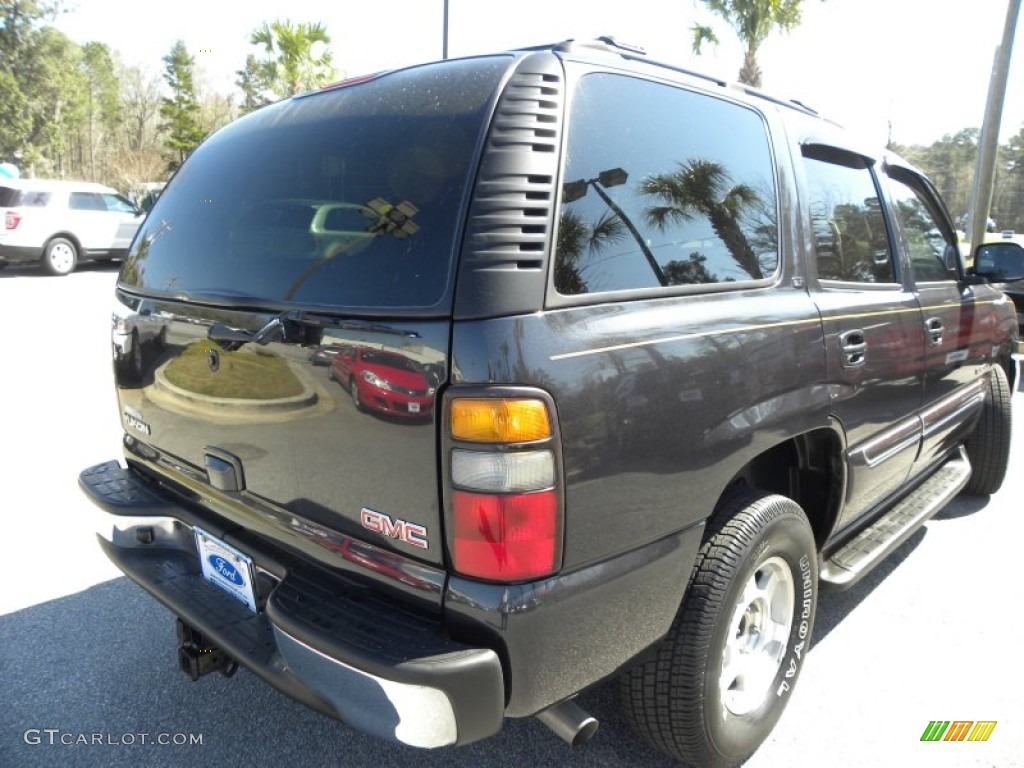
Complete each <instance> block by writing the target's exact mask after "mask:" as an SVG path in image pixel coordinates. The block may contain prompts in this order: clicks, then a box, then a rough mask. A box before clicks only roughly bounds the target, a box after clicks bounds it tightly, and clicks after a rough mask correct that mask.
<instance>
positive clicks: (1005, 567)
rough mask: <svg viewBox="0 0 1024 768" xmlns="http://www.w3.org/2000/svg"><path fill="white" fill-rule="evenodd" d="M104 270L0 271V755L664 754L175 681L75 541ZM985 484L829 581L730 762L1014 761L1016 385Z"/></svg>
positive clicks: (595, 697) (131, 590)
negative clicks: (338, 715) (1002, 451)
mask: <svg viewBox="0 0 1024 768" xmlns="http://www.w3.org/2000/svg"><path fill="white" fill-rule="evenodd" d="M115 279H116V269H114V268H111V267H99V266H88V265H87V266H84V267H82V268H81V269H80V271H78V272H76V273H75V274H73V275H71V276H69V277H66V278H50V277H46V276H44V275H42V274H41V273H39V272H37V271H35V270H32V269H27V268H22V269H13V268H8V269H6V270H3V271H2V272H0V352H2V354H0V361H2V362H0V402H2V403H3V419H2V421H0V520H2V524H3V535H2V536H0V562H2V564H3V567H4V579H3V584H2V586H0V766H18V767H19V768H20V767H21V766H51V765H61V766H102V768H115V767H116V766H207V765H210V766H213V765H217V766H236V765H237V766H242V765H247V766H250V765H278V766H286V765H316V766H322V765H337V766H353V767H357V766H373V767H374V768H379V766H415V767H416V768H430V767H431V766H452V767H456V766H473V767H474V768H477V767H482V768H491V767H497V766H631V767H635V766H652V767H654V766H668V765H673V764H674V763H673V762H672V761H670V760H668V759H666V758H664V757H662V756H660V755H659V754H658V753H656V752H654V751H653V750H651V749H650V748H648V747H647V746H646V745H645V744H644V743H643V742H642V741H640V740H639V739H638V738H636V737H635V736H634V735H633V734H632V733H631V731H630V730H629V727H628V726H627V724H626V723H625V721H624V719H623V718H622V716H621V715H620V714H619V711H618V690H617V686H616V684H615V682H614V681H612V682H608V683H603V684H601V685H598V686H596V687H595V688H593V689H591V690H589V691H586V692H584V693H583V694H582V695H581V696H580V697H579V699H578V701H579V703H580V704H581V706H583V707H584V708H585V709H586V710H588V711H590V712H591V714H593V715H594V716H595V717H597V718H598V720H599V721H600V722H601V728H600V730H599V731H598V734H597V736H596V737H595V739H594V740H593V741H591V742H590V743H588V744H586V745H585V746H583V747H580V748H577V749H575V750H573V749H571V748H570V747H568V746H566V745H565V744H563V743H562V742H561V741H560V740H559V739H558V738H557V737H556V736H554V734H552V733H551V732H550V731H549V730H548V729H547V728H545V727H544V726H543V725H541V724H540V723H539V722H537V721H536V720H533V719H528V720H518V721H508V722H507V723H506V727H505V728H504V730H503V731H502V732H501V733H500V734H499V735H498V736H496V737H494V738H492V739H490V740H487V741H485V742H482V743H479V744H474V745H470V746H468V747H463V748H458V749H442V750H438V751H433V752H421V751H417V750H413V749H409V748H404V747H400V746H394V745H390V744H385V743H382V742H379V741H376V740H374V739H371V738H368V737H366V736H363V735H361V734H359V733H356V732H354V731H352V730H350V729H348V728H347V727H345V726H344V725H340V724H338V723H336V722H334V721H333V720H330V719H328V718H326V717H323V716H321V715H318V714H316V713H314V712H312V711H310V710H307V709H305V708H304V707H302V706H300V705H298V704H296V703H294V702H292V701H291V700H289V699H287V698H286V697H284V696H282V695H281V694H278V693H277V692H276V691H274V690H272V689H270V688H269V687H267V686H266V685H264V684H262V683H261V682H259V681H258V680H257V679H256V678H255V676H253V675H251V674H249V673H248V672H246V671H244V670H243V671H240V672H239V673H238V674H237V675H235V676H234V677H233V678H231V679H226V678H223V677H221V676H219V675H210V676H207V677H205V678H203V679H201V680H200V681H199V682H197V683H190V682H188V681H187V680H185V678H184V677H183V676H182V675H181V673H180V672H179V671H178V670H177V666H176V663H175V648H176V640H175V637H174V628H173V620H172V617H171V615H170V614H169V613H168V612H167V611H166V610H165V609H163V608H162V607H161V606H159V605H158V604H157V603H156V602H155V601H153V600H152V599H151V598H149V597H148V596H147V595H146V594H145V593H143V591H142V590H141V589H139V588H138V587H136V586H135V585H134V584H132V583H131V582H129V581H128V580H127V579H125V578H123V577H120V576H118V573H119V572H118V571H117V570H116V569H115V568H114V567H113V566H112V565H110V564H109V563H108V562H107V561H106V559H105V558H104V556H103V555H102V553H101V552H100V550H99V548H98V547H97V545H96V543H95V539H94V536H93V534H92V532H91V531H92V523H91V518H90V512H91V505H90V504H89V503H88V502H87V501H86V500H85V499H84V497H83V496H82V495H81V494H80V492H79V491H78V489H77V476H78V472H79V471H80V470H81V469H82V468H84V467H86V466H90V465H92V464H96V463H99V462H100V461H104V460H107V459H110V458H115V457H117V456H118V455H119V453H120V447H119V446H120V429H119V426H118V418H117V408H116V402H115V398H114V390H113V377H112V373H111V369H110V358H109V355H110V351H109V350H110V346H109V345H110V340H109V329H110V306H111V293H112V289H113V285H114V281H115ZM1014 399H1015V405H1016V407H1017V408H1018V416H1019V417H1018V419H1017V421H1016V424H1015V428H1014V433H1015V435H1014V441H1015V442H1014V453H1013V455H1012V457H1011V466H1012V468H1011V472H1010V477H1009V478H1008V480H1007V483H1006V484H1005V485H1004V487H1003V488H1002V490H1000V492H999V493H998V494H996V495H995V496H993V497H990V498H969V497H961V498H960V499H958V500H957V501H956V502H954V504H953V505H951V506H950V507H949V508H948V509H946V510H945V511H943V512H942V513H940V514H939V515H938V516H937V517H936V518H934V519H933V520H932V521H930V522H929V523H928V524H927V525H926V526H925V527H924V528H923V529H922V530H920V531H918V532H917V534H915V535H914V536H913V537H912V538H911V539H910V540H909V541H908V542H906V543H905V544H904V545H903V546H902V547H901V548H900V549H899V550H897V551H896V552H895V553H894V555H893V556H892V557H890V558H889V559H888V560H887V561H886V562H885V563H884V564H883V565H882V566H881V567H880V568H879V569H877V570H876V571H875V572H873V573H872V574H870V575H869V576H868V577H867V578H865V580H864V581H862V582H861V583H860V584H859V585H857V586H856V587H855V588H853V589H852V590H850V591H847V592H843V593H830V592H824V593H822V595H821V598H820V601H819V611H818V621H817V626H816V627H815V632H814V646H813V648H812V650H811V653H810V655H809V657H808V660H807V663H806V664H805V666H804V669H803V672H802V675H801V679H800V682H799V684H798V685H797V687H796V689H795V691H794V695H793V697H792V699H791V701H790V704H789V708H788V709H787V711H786V713H785V714H784V716H783V718H782V721H781V722H780V723H779V725H778V727H777V728H776V729H775V731H774V733H773V734H772V736H771V737H770V738H769V740H768V741H767V742H766V743H765V745H764V746H763V747H762V748H761V749H760V750H759V751H758V752H757V753H756V754H755V755H754V757H753V758H752V759H751V760H750V761H749V762H748V763H747V765H748V766H750V767H751V768H767V767H769V766H772V767H774V766H794V767H798V766H838V767H841V768H846V767H847V766H872V768H876V767H878V766H882V767H887V766H894V767H895V766H900V768H902V767H903V766H907V765H929V766H958V767H959V766H979V767H980V766H998V767H999V768H1004V767H1008V766H1024V696H1022V693H1021V691H1022V682H1024V664H1022V662H1021V652H1020V642H1021V638H1024V610H1022V609H1021V600H1020V595H1019V593H1018V592H1017V589H1016V581H1017V578H1018V576H1019V574H1018V567H1019V565H1018V564H1019V563H1020V561H1021V556H1020V552H1021V547H1022V542H1024V510H1022V505H1021V501H1020V500H1021V498H1022V497H1024V453H1022V451H1024V449H1022V447H1021V445H1022V444H1021V440H1022V439H1024V437H1022V430H1024V426H1022V424H1024V410H1021V409H1022V408H1024V406H1022V396H1021V394H1020V392H1019V391H1018V392H1017V393H1016V394H1015V396H1014ZM933 720H943V721H945V720H950V721H955V720H971V721H981V720H985V721H994V722H996V726H995V728H994V730H993V731H992V733H991V735H990V737H989V739H988V741H985V742H941V741H940V742H922V741H921V736H922V734H923V733H924V731H925V729H926V728H927V727H928V724H929V722H930V721H933Z"/></svg>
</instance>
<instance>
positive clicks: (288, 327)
mask: <svg viewBox="0 0 1024 768" xmlns="http://www.w3.org/2000/svg"><path fill="white" fill-rule="evenodd" d="M307 328H337V329H339V330H343V331H366V332H373V333H388V334H393V335H395V336H404V337H407V338H412V339H416V338H419V336H420V335H419V333H417V332H416V331H410V330H408V329H402V328H395V327H393V326H390V325H383V324H381V323H373V322H367V321H364V320H343V319H341V318H337V317H332V316H331V315H321V314H315V313H312V312H306V311H304V310H301V309H289V310H287V311H285V312H282V313H281V314H279V315H277V316H275V317H272V318H271V319H270V320H269V321H268V322H267V324H266V325H264V326H263V327H262V328H260V329H259V330H257V331H248V330H245V329H244V328H231V327H229V326H227V325H225V324H224V323H214V324H213V325H211V326H210V330H209V331H207V333H206V336H207V338H209V339H210V340H211V341H215V342H217V343H218V344H220V345H221V346H222V347H223V348H224V349H226V350H228V351H231V350H235V349H238V348H239V347H241V346H243V345H244V344H259V345H260V346H266V345H267V344H270V343H271V342H273V341H285V342H301V341H303V340H304V339H305V337H306V334H305V329H307Z"/></svg>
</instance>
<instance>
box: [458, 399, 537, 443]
mask: <svg viewBox="0 0 1024 768" xmlns="http://www.w3.org/2000/svg"><path fill="white" fill-rule="evenodd" d="M451 434H452V437H453V438H455V439H456V440H470V441H472V442H476V443H521V442H528V441H530V440H543V439H545V438H547V437H551V421H550V420H549V418H548V409H547V407H546V406H545V405H544V403H543V401H541V400H534V399H514V398H459V399H457V400H453V401H452V408H451Z"/></svg>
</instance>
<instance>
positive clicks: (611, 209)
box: [554, 73, 779, 295]
mask: <svg viewBox="0 0 1024 768" xmlns="http://www.w3.org/2000/svg"><path fill="white" fill-rule="evenodd" d="M777 222H778V216H777V212H776V194H775V180H774V173H773V166H772V158H771V151H770V148H769V144H768V135H767V130H766V128H765V124H764V121H763V119H762V118H761V116H760V115H758V114H757V113H756V112H754V111H753V110H751V109H749V108H747V107H743V106H740V105H737V104H734V103H732V102H727V101H723V100H722V99H718V98H714V97H712V96H708V95H704V94H700V93H695V92H692V91H687V90H683V89H681V88H676V87H672V86H667V85H663V84H659V83H653V82H649V81H646V80H640V79H637V78H632V77H627V76H623V75H614V74H602V73H598V74H591V75H587V76H585V77H583V78H582V79H581V80H580V83H579V85H578V87H577V89H576V92H575V94H574V97H573V106H572V110H571V122H570V127H569V138H568V149H567V159H566V164H565V172H564V175H563V189H562V207H561V211H560V213H559V222H558V243H557V256H556V261H555V275H554V282H555V288H556V289H557V290H558V292H559V293H562V294H568V295H572V294H586V293H595V292H604V291H621V290H630V289H643V288H659V287H660V288H671V287H674V286H682V285H695V284H708V283H731V282H744V281H753V280H762V279H765V278H768V277H771V276H772V275H773V273H774V272H775V270H776V268H777V266H778V262H779V256H778V223H777Z"/></svg>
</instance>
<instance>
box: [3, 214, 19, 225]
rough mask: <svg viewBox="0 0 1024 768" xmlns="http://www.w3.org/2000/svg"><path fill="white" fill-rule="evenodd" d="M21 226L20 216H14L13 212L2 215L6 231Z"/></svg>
mask: <svg viewBox="0 0 1024 768" xmlns="http://www.w3.org/2000/svg"><path fill="white" fill-rule="evenodd" d="M19 224H21V216H19V215H18V214H16V213H15V212H14V211H7V212H6V213H5V214H4V227H5V228H7V229H17V228H18V225H19Z"/></svg>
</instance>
